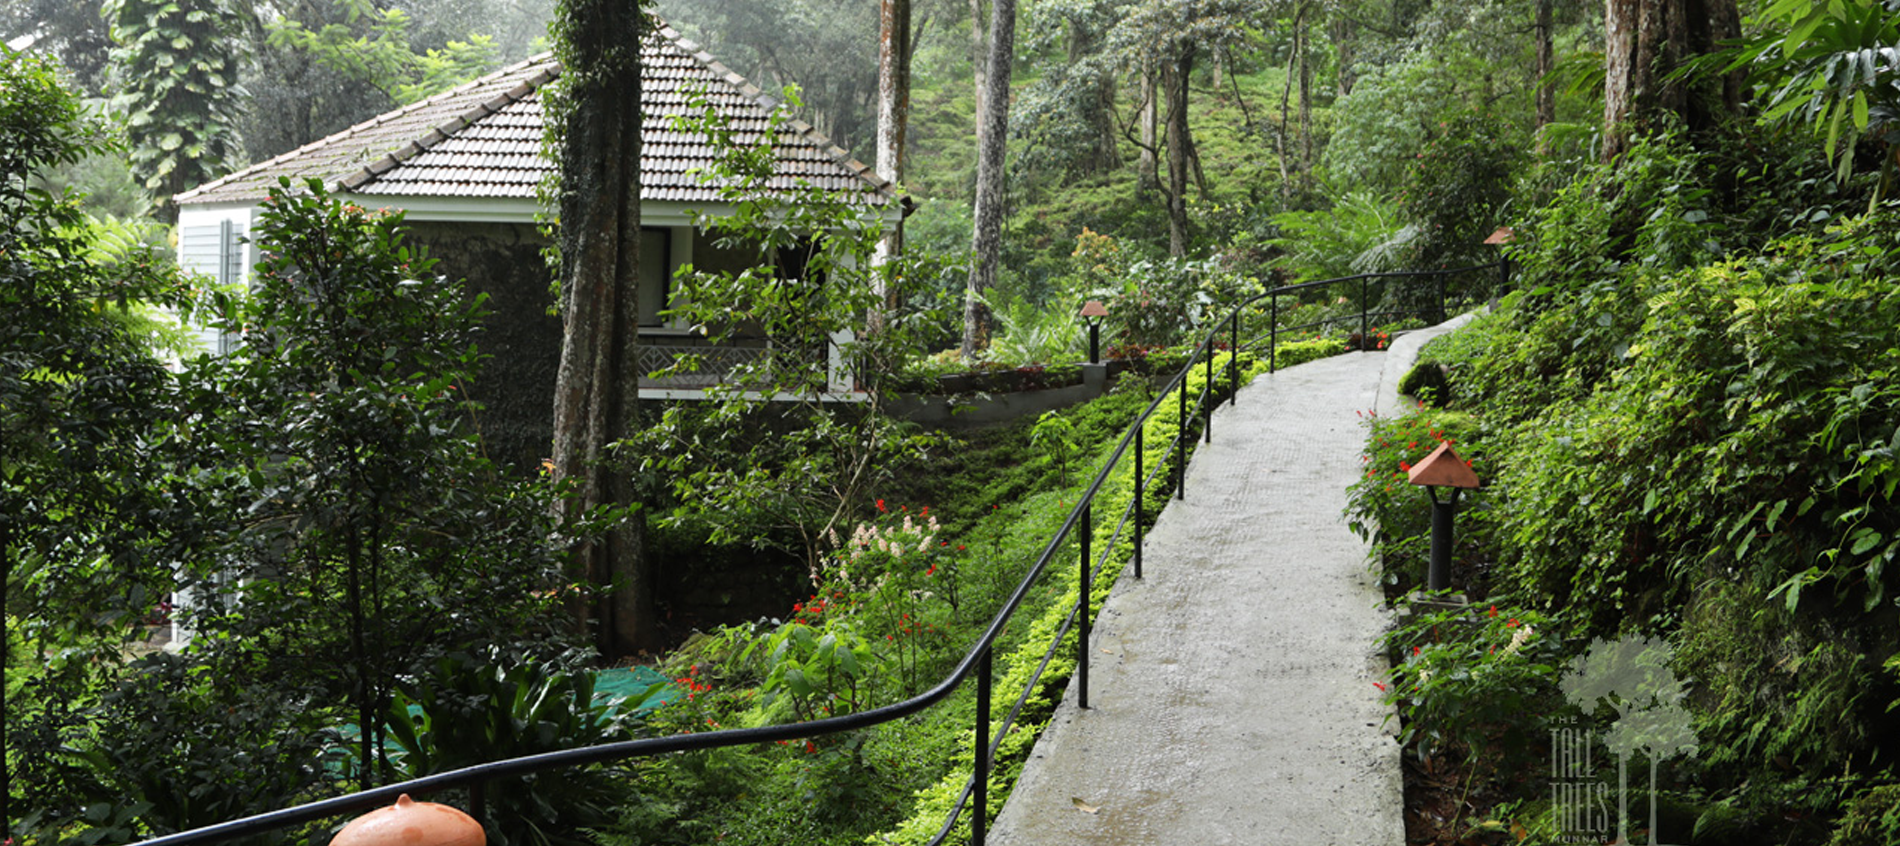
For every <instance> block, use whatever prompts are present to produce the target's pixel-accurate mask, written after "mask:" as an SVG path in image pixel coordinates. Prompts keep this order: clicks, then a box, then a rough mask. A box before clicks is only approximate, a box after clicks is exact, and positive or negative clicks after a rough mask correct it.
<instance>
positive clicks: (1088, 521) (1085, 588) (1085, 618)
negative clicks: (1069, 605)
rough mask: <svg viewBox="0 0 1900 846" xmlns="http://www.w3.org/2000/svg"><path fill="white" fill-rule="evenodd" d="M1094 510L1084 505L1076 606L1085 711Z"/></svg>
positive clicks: (1078, 667) (1077, 667) (1079, 700)
mask: <svg viewBox="0 0 1900 846" xmlns="http://www.w3.org/2000/svg"><path fill="white" fill-rule="evenodd" d="M1094 511H1095V504H1094V503H1089V504H1086V505H1083V506H1082V533H1081V536H1080V537H1081V541H1082V575H1081V579H1080V581H1081V584H1082V587H1081V590H1080V591H1079V592H1078V595H1077V596H1076V608H1075V613H1076V616H1077V618H1079V622H1080V623H1081V624H1082V625H1081V628H1080V629H1077V630H1076V639H1075V675H1076V693H1077V696H1076V704H1077V705H1079V706H1081V708H1082V710H1084V711H1086V710H1088V708H1089V591H1090V589H1091V586H1090V584H1089V582H1090V576H1091V574H1090V573H1089V569H1090V567H1089V564H1090V562H1092V561H1094V560H1095V559H1094V556H1092V555H1090V554H1089V548H1090V546H1091V543H1090V542H1091V541H1093V540H1094V539H1095V521H1094V520H1093V519H1092V518H1093V517H1094Z"/></svg>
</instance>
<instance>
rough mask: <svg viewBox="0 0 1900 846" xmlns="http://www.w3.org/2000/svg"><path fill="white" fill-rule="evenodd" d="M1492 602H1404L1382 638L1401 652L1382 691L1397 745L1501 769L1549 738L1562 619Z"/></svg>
mask: <svg viewBox="0 0 1900 846" xmlns="http://www.w3.org/2000/svg"><path fill="white" fill-rule="evenodd" d="M1495 599H1497V602H1495V603H1490V604H1489V605H1488V607H1486V608H1484V609H1483V610H1479V609H1478V608H1477V607H1476V606H1473V607H1471V608H1453V609H1448V610H1441V611H1425V610H1423V609H1420V608H1418V607H1416V606H1412V607H1411V608H1409V609H1405V610H1402V612H1401V613H1403V614H1404V615H1405V616H1403V617H1402V618H1401V622H1400V624H1399V626H1398V627H1397V628H1395V629H1393V630H1392V631H1391V632H1389V633H1387V634H1386V635H1385V637H1384V638H1383V639H1382V640H1381V641H1380V643H1381V645H1382V646H1384V647H1385V648H1386V650H1387V651H1388V652H1390V653H1392V654H1394V655H1397V656H1400V658H1399V660H1397V661H1395V662H1394V664H1393V667H1392V673H1391V677H1390V679H1391V681H1390V685H1389V686H1388V685H1380V688H1381V689H1382V690H1384V691H1385V701H1386V703H1387V704H1389V705H1394V706H1396V707H1397V709H1398V715H1399V718H1400V720H1401V722H1402V725H1403V728H1402V729H1401V731H1400V734H1399V742H1400V743H1401V744H1404V745H1405V746H1406V747H1407V748H1408V749H1409V750H1410V751H1412V752H1414V753H1415V754H1417V755H1418V756H1419V757H1420V758H1431V757H1434V756H1436V755H1439V754H1441V753H1444V752H1447V751H1449V750H1453V749H1457V750H1462V752H1463V754H1464V755H1465V756H1466V757H1467V758H1468V760H1470V761H1472V762H1473V763H1474V764H1477V765H1478V766H1479V767H1481V768H1482V770H1483V771H1484V772H1487V773H1492V774H1504V773H1507V772H1509V771H1510V770H1511V769H1512V767H1513V765H1523V764H1525V763H1526V761H1527V755H1528V754H1529V753H1530V752H1531V750H1532V747H1533V744H1535V743H1537V742H1539V741H1542V740H1545V739H1547V738H1548V733H1547V731H1546V726H1547V724H1548V720H1549V717H1550V715H1551V714H1553V713H1554V711H1555V710H1556V706H1557V705H1558V704H1559V702H1560V698H1559V696H1558V691H1557V681H1558V678H1559V676H1560V675H1561V674H1562V672H1563V669H1564V660H1563V657H1564V650H1563V629H1562V622H1561V621H1560V620H1558V619H1557V618H1555V617H1551V616H1546V615H1544V614H1542V613H1540V612H1538V611H1536V610H1533V609H1528V608H1521V607H1515V606H1513V605H1510V604H1509V603H1508V601H1507V600H1506V599H1504V598H1502V597H1495ZM1500 604H1502V605H1503V606H1504V607H1502V608H1500V607H1499V605H1500ZM1476 771H1477V770H1476V769H1474V772H1476Z"/></svg>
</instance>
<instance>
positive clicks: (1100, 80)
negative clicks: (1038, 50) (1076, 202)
mask: <svg viewBox="0 0 1900 846" xmlns="http://www.w3.org/2000/svg"><path fill="white" fill-rule="evenodd" d="M1101 45H1102V33H1101V32H1100V31H1098V30H1096V29H1095V28H1094V27H1092V26H1090V25H1089V24H1087V23H1085V22H1083V21H1079V20H1071V21H1070V22H1069V67H1071V68H1073V67H1075V66H1076V65H1077V64H1079V63H1081V61H1082V60H1083V59H1086V58H1088V57H1089V56H1091V55H1093V54H1094V53H1095V52H1096V51H1097V50H1099V49H1101ZM1115 87H1116V86H1115V76H1114V75H1113V74H1106V73H1104V74H1097V75H1096V76H1095V79H1093V80H1092V81H1091V82H1090V85H1089V92H1088V94H1087V95H1086V96H1087V97H1088V99H1087V100H1086V101H1085V102H1084V103H1083V104H1082V116H1083V119H1084V120H1086V121H1087V122H1088V125H1089V129H1090V138H1089V141H1090V147H1091V149H1090V150H1088V151H1087V153H1086V154H1085V155H1084V156H1083V158H1082V165H1081V171H1082V172H1083V173H1091V174H1094V173H1108V172H1111V171H1113V170H1115V169H1116V168H1119V167H1121V164H1122V153H1121V138H1120V137H1119V136H1118V135H1117V134H1116V131H1115V130H1116V127H1115Z"/></svg>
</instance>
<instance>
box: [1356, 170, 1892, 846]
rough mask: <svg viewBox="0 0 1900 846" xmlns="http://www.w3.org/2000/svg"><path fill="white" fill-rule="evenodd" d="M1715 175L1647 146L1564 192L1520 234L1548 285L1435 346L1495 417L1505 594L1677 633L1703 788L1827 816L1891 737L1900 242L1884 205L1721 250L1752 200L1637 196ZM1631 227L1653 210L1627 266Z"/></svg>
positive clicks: (1473, 408) (1528, 259)
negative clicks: (1614, 183) (1620, 166)
mask: <svg viewBox="0 0 1900 846" xmlns="http://www.w3.org/2000/svg"><path fill="white" fill-rule="evenodd" d="M1645 162H1646V163H1645ZM1699 166H1700V165H1699V164H1698V163H1697V162H1696V161H1689V160H1685V159H1683V158H1682V157H1681V156H1680V155H1678V154H1671V153H1666V152H1662V150H1661V149H1656V150H1651V151H1649V152H1645V153H1642V154H1641V155H1639V156H1637V157H1636V158H1635V159H1634V160H1633V161H1632V169H1631V170H1630V171H1629V173H1628V176H1627V179H1628V180H1629V181H1630V183H1631V184H1625V185H1623V186H1621V187H1620V189H1619V190H1617V191H1616V192H1614V193H1612V194H1611V195H1610V197H1609V199H1610V202H1609V203H1608V204H1602V203H1595V201H1594V200H1590V199H1585V198H1586V197H1596V196H1601V195H1598V194H1595V193H1594V191H1595V189H1593V188H1589V187H1588V185H1589V182H1584V183H1581V184H1580V186H1579V187H1576V188H1573V189H1569V190H1572V191H1576V192H1578V193H1577V194H1576V195H1575V196H1570V195H1568V194H1566V195H1560V197H1559V199H1558V200H1557V201H1556V202H1554V203H1553V204H1552V205H1551V206H1549V207H1547V208H1546V209H1544V210H1542V211H1540V212H1539V214H1538V218H1539V219H1540V220H1541V221H1542V224H1541V225H1540V226H1534V227H1530V231H1531V234H1532V237H1531V239H1530V243H1529V244H1527V245H1525V246H1523V247H1520V248H1519V249H1520V250H1521V252H1520V253H1519V256H1520V258H1521V259H1522V260H1523V262H1524V264H1525V266H1526V268H1527V270H1529V271H1531V272H1530V273H1527V276H1531V275H1532V274H1534V277H1533V278H1534V280H1535V282H1534V283H1533V284H1534V287H1532V288H1531V289H1530V290H1528V291H1526V292H1524V293H1521V294H1517V295H1513V296H1512V297H1510V298H1508V299H1507V300H1506V303H1505V309H1504V310H1503V311H1502V312H1501V313H1499V314H1497V315H1494V316H1490V317H1486V318H1482V319H1480V320H1479V321H1478V322H1476V323H1474V324H1473V325H1472V326H1470V327H1468V328H1467V329H1465V330H1462V331H1461V332H1460V333H1458V334H1456V335H1454V336H1451V338H1449V339H1447V340H1446V341H1443V342H1439V343H1435V344H1433V345H1431V346H1429V347H1428V348H1427V349H1426V351H1425V354H1424V356H1423V357H1422V360H1423V361H1424V362H1426V363H1427V365H1437V364H1441V363H1442V364H1444V365H1446V366H1448V367H1449V369H1450V378H1449V392H1450V396H1451V401H1452V404H1453V405H1455V406H1457V407H1458V408H1460V409H1464V410H1467V411H1469V412H1472V413H1474V414H1478V415H1481V416H1482V418H1483V419H1484V421H1485V423H1486V427H1487V428H1486V431H1485V439H1484V444H1485V446H1486V447H1487V459H1488V460H1487V463H1488V464H1489V465H1490V466H1491V468H1492V469H1491V470H1490V472H1489V473H1488V474H1486V478H1487V481H1488V482H1489V483H1491V484H1492V485H1493V486H1494V489H1495V491H1496V493H1495V494H1494V499H1493V500H1492V505H1493V507H1492V509H1491V510H1489V511H1487V512H1481V513H1484V514H1485V515H1486V519H1484V520H1482V521H1480V522H1479V523H1478V525H1479V526H1480V527H1482V528H1480V530H1479V533H1478V534H1477V535H1476V538H1477V539H1478V542H1479V543H1481V544H1484V545H1485V546H1486V547H1487V549H1486V550H1484V551H1481V552H1479V553H1478V558H1479V559H1480V560H1483V559H1485V558H1489V557H1492V556H1495V567H1494V568H1493V569H1492V570H1491V572H1490V584H1489V585H1487V586H1486V587H1487V588H1488V589H1495V590H1499V591H1506V592H1509V594H1510V595H1512V596H1515V597H1520V600H1519V601H1520V602H1522V603H1523V604H1525V605H1527V606H1530V607H1533V608H1542V609H1564V614H1565V619H1566V620H1567V621H1568V622H1570V623H1572V624H1574V625H1575V626H1577V627H1578V630H1579V631H1580V632H1583V633H1587V634H1593V635H1601V636H1610V635H1613V634H1615V633H1617V632H1619V631H1627V630H1629V629H1631V628H1635V627H1641V628H1644V629H1646V630H1660V631H1662V632H1665V633H1670V634H1672V635H1673V636H1674V638H1675V639H1676V640H1677V641H1678V642H1679V643H1680V644H1681V646H1680V652H1679V653H1678V661H1679V664H1680V668H1681V670H1682V673H1683V675H1684V677H1685V678H1692V679H1694V693H1693V695H1692V696H1691V698H1690V699H1689V700H1687V702H1688V704H1689V706H1690V708H1691V711H1692V713H1693V715H1694V718H1695V726H1694V727H1695V730H1696V732H1697V734H1698V736H1699V739H1698V741H1697V742H1698V745H1699V749H1700V751H1699V752H1698V754H1697V756H1696V757H1697V763H1696V770H1697V772H1698V773H1699V774H1700V775H1699V777H1700V779H1702V781H1701V783H1702V784H1703V785H1705V786H1706V787H1707V788H1708V789H1711V790H1714V791H1717V792H1718V794H1719V795H1727V796H1729V797H1731V799H1732V801H1733V802H1734V803H1735V804H1736V805H1737V806H1738V807H1742V808H1747V809H1749V810H1747V811H1746V812H1742V813H1744V815H1745V816H1746V815H1747V814H1765V815H1768V816H1774V815H1776V814H1778V813H1779V811H1778V810H1777V809H1784V808H1795V807H1799V808H1802V809H1805V810H1804V812H1805V813H1813V812H1819V813H1823V814H1828V813H1832V812H1833V811H1832V808H1833V803H1834V802H1836V801H1837V800H1838V799H1839V798H1841V797H1843V796H1844V795H1845V793H1846V792H1847V789H1846V787H1843V786H1841V784H1840V783H1838V782H1837V781H1836V780H1835V775H1836V774H1838V773H1840V772H1841V771H1842V770H1843V769H1844V768H1853V769H1856V770H1858V769H1860V768H1861V767H1862V766H1863V764H1862V763H1861V762H1865V761H1867V760H1869V759H1868V757H1867V756H1868V755H1869V754H1870V753H1871V750H1875V749H1881V748H1885V746H1886V745H1887V744H1890V743H1891V742H1892V737H1893V736H1892V732H1891V729H1890V728H1889V727H1888V726H1889V722H1888V719H1887V715H1886V713H1885V708H1886V706H1887V705H1888V703H1889V700H1890V699H1891V697H1890V696H1889V695H1887V694H1886V693H1884V692H1879V691H1885V690H1889V689H1890V688H1888V687H1884V686H1883V685H1885V684H1890V682H1882V683H1880V684H1870V679H1874V678H1879V677H1882V674H1883V672H1885V671H1884V670H1883V669H1882V668H1883V667H1884V666H1885V665H1886V663H1887V662H1888V661H1890V660H1891V659H1890V656H1892V655H1895V654H1896V653H1900V638H1896V637H1895V636H1894V635H1893V632H1892V628H1891V625H1890V620H1891V615H1892V613H1893V610H1892V609H1893V607H1894V597H1895V596H1896V590H1897V589H1900V585H1897V584H1896V583H1895V582H1894V581H1893V579H1894V570H1895V568H1894V565H1895V563H1896V562H1895V560H1894V559H1895V557H1896V556H1900V545H1897V544H1900V540H1896V532H1900V526H1897V525H1895V524H1894V523H1893V521H1892V519H1891V518H1892V516H1893V514H1894V513H1896V512H1895V510H1894V509H1893V507H1892V502H1893V498H1894V496H1895V492H1896V491H1897V490H1900V471H1896V470H1895V469H1894V467H1895V465H1894V463H1893V458H1892V454H1893V452H1894V450H1895V448H1896V444H1895V442H1894V441H1895V437H1896V436H1895V433H1896V432H1897V431H1900V395H1896V394H1895V392H1894V391H1893V390H1891V389H1890V388H1889V387H1888V386H1889V384H1890V383H1892V382H1893V381H1894V380H1893V379H1892V376H1891V372H1892V371H1893V369H1894V367H1895V364H1896V363H1897V362H1896V360H1895V359H1894V355H1895V352H1894V351H1895V349H1896V343H1895V340H1894V334H1893V327H1894V326H1895V325H1900V323H1897V322H1896V321H1897V320H1900V314H1896V311H1895V309H1896V308H1900V300H1896V298H1895V296H1894V294H1893V286H1892V278H1893V275H1894V273H1895V268H1896V267H1900V261H1896V258H1900V235H1897V234H1896V232H1895V229H1894V221H1895V218H1894V216H1893V215H1892V214H1891V212H1890V210H1884V209H1883V210H1882V211H1881V212H1879V213H1876V214H1873V215H1868V216H1863V217H1859V218H1853V219H1848V220H1843V221H1840V222H1837V223H1835V224H1834V225H1831V226H1829V227H1828V228H1827V229H1826V231H1824V232H1821V233H1817V234H1798V235H1792V236H1786V237H1782V238H1780V239H1778V240H1776V241H1774V242H1772V243H1770V244H1767V245H1766V246H1764V247H1761V248H1758V249H1755V250H1750V251H1741V250H1733V251H1731V252H1730V255H1731V257H1730V258H1728V259H1727V260H1725V261H1721V262H1719V263H1711V262H1710V261H1709V257H1710V256H1711V255H1713V254H1714V250H1713V248H1711V247H1707V246H1695V245H1696V244H1697V242H1699V241H1705V240H1707V238H1708V236H1709V235H1713V234H1715V233H1714V232H1709V231H1708V230H1709V228H1710V227H1709V224H1708V223H1707V222H1705V221H1703V220H1692V219H1690V217H1691V215H1690V213H1689V212H1690V211H1692V210H1698V209H1706V210H1707V218H1708V219H1709V220H1716V219H1719V218H1720V217H1721V216H1722V215H1724V214H1726V213H1730V211H1731V210H1733V209H1735V208H1736V205H1734V204H1728V205H1725V203H1733V200H1730V199H1727V198H1724V197H1722V196H1721V191H1722V189H1721V188H1720V187H1718V188H1717V190H1715V191H1710V192H1707V193H1702V192H1700V190H1699V189H1687V190H1682V189H1678V190H1676V191H1673V192H1672V191H1669V190H1652V191H1648V192H1645V193H1643V194H1641V195H1639V194H1638V193H1637V192H1638V189H1637V188H1635V187H1634V186H1635V185H1636V184H1648V185H1661V186H1669V185H1686V184H1687V183H1689V182H1690V181H1691V180H1690V179H1689V178H1688V177H1687V175H1688V174H1689V173H1691V172H1693V170H1694V169H1695V168H1697V167H1699ZM1588 178H1590V179H1593V178H1594V177H1588ZM1635 196H1646V197H1647V199H1645V200H1642V201H1638V200H1636V199H1635ZM1741 199H1742V200H1743V203H1752V202H1754V200H1752V199H1747V198H1741ZM1593 203H1595V204H1596V206H1597V207H1596V208H1592V207H1591V206H1592V204H1593ZM1743 213H1744V214H1752V212H1743ZM1672 218H1673V219H1672ZM1617 219H1623V220H1636V221H1640V223H1638V224H1636V226H1635V227H1634V229H1633V230H1632V231H1630V232H1629V233H1627V234H1626V235H1625V236H1623V238H1624V239H1625V240H1623V241H1622V242H1621V243H1623V244H1625V245H1626V247H1625V252H1623V255H1624V256H1625V257H1626V258H1625V259H1624V260H1622V261H1616V260H1606V259H1605V257H1604V255H1605V253H1604V252H1603V250H1604V245H1605V244H1606V243H1609V242H1611V241H1612V240H1613V239H1615V238H1616V237H1617V236H1615V235H1613V234H1612V235H1605V234H1604V233H1607V232H1613V231H1614V230H1615V229H1616V224H1615V222H1614V221H1615V220H1617ZM1738 234H1739V233H1733V232H1731V233H1728V234H1727V237H1737V236H1738ZM1670 245H1676V246H1673V247H1672V246H1670ZM1609 252H1610V253H1612V254H1614V251H1613V250H1612V251H1609ZM1359 487H1360V489H1361V490H1362V491H1363V489H1364V483H1363V482H1362V484H1361V486H1359ZM1356 502H1357V500H1356ZM1361 507H1363V506H1361ZM1465 516H1473V515H1471V514H1467V515H1465ZM1381 519H1382V523H1383V522H1384V518H1381ZM1399 519H1401V520H1402V519H1404V518H1399ZM1414 519H1417V518H1416V517H1415V518H1414ZM1464 528H1465V521H1464V520H1462V519H1461V532H1460V535H1461V538H1463V537H1471V536H1472V533H1470V532H1467V531H1463V529H1464ZM1389 554H1390V550H1388V555H1389ZM1876 769H1878V768H1877V767H1876ZM1765 783H1775V784H1782V783H1786V784H1791V785H1792V784H1800V785H1806V786H1807V787H1806V788H1803V789H1795V790H1791V791H1779V792H1777V791H1773V790H1766V789H1763V788H1761V787H1759V785H1761V784H1765ZM1750 785H1755V786H1754V787H1751V786H1750ZM1724 791H1727V792H1726V793H1723V792H1724ZM1828 797H1834V798H1828ZM1853 813H1855V814H1860V813H1861V812H1860V811H1854V812H1853ZM1855 820H1856V821H1855V822H1853V823H1852V826H1853V827H1854V829H1853V830H1867V829H1866V827H1867V825H1869V822H1868V820H1867V819H1865V818H1863V817H1855ZM1711 825H1714V823H1711Z"/></svg>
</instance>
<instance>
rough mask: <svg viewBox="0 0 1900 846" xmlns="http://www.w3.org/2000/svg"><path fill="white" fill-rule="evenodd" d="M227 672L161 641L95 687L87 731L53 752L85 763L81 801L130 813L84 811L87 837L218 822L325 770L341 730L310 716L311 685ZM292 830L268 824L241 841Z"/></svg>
mask: <svg viewBox="0 0 1900 846" xmlns="http://www.w3.org/2000/svg"><path fill="white" fill-rule="evenodd" d="M234 681H239V680H235V679H232V678H230V677H228V676H224V677H221V675H220V674H218V673H216V672H214V671H213V670H212V668H211V667H209V666H206V665H205V664H203V663H201V662H197V661H193V660H190V659H188V658H185V657H183V656H179V655H172V654H167V653H162V652H160V653H154V654H151V655H148V656H146V657H144V658H141V659H139V660H138V661H137V662H136V663H135V664H134V665H133V666H132V667H131V668H130V672H128V673H127V674H126V676H125V677H124V679H123V680H122V681H120V682H119V683H118V684H117V685H115V686H114V687H113V688H112V689H110V690H108V691H107V692H106V693H105V694H104V695H103V696H101V697H100V699H99V702H98V706H97V711H96V713H95V716H96V717H99V718H100V719H97V720H96V722H95V726H96V727H95V729H94V734H93V736H92V737H89V738H87V739H86V742H84V743H83V744H75V745H74V746H73V747H71V748H69V749H67V750H65V754H64V755H63V756H62V757H64V758H66V759H68V760H69V761H71V762H73V763H76V764H78V765H80V766H82V767H83V768H84V769H85V770H86V771H88V772H89V773H90V775H91V779H90V781H89V782H88V783H89V784H90V786H91V787H90V789H89V790H88V791H87V795H86V797H85V798H86V799H87V800H88V802H90V803H98V804H100V805H106V806H117V807H118V808H120V809H124V810H126V811H128V812H129V813H131V814H132V815H133V816H134V817H135V818H136V823H133V822H132V821H129V820H116V821H108V820H105V819H100V818H97V817H96V816H95V818H93V819H89V820H86V821H85V824H86V826H87V827H90V828H92V831H91V832H89V833H88V835H87V836H88V837H90V838H92V839H95V840H96V839H99V838H102V837H103V838H115V837H119V836H123V835H125V834H133V833H137V834H169V833H173V832H177V831H184V830H186V829H191V828H198V827H201V826H208V825H213V824H216V823H221V822H226V821H228V820H232V819H236V818H239V817H243V816H247V815H250V814H254V813H258V812H259V811H261V810H263V809H268V808H272V807H282V806H285V805H289V804H293V803H294V802H296V801H298V800H299V799H301V798H302V797H304V796H305V795H306V794H307V792H308V791H311V790H313V789H317V788H320V787H323V786H325V783H326V782H328V781H330V780H331V779H332V778H333V777H334V776H333V774H330V773H326V772H324V771H323V769H322V768H321V765H320V762H321V761H322V760H323V757H324V755H323V753H325V752H327V751H331V750H338V749H339V746H340V741H341V738H340V737H339V736H338V734H337V733H336V731H335V730H334V729H331V728H328V727H325V726H324V725H323V724H322V720H321V718H320V717H313V707H312V706H313V705H315V704H316V701H317V700H316V699H315V697H313V696H312V694H311V692H310V691H309V690H299V689H297V688H294V687H285V688H279V687H276V686H274V685H260V684H256V683H245V684H241V685H240V684H234V683H233V682H234ZM115 822H116V823H118V824H117V825H115V824H114V823H115ZM102 823H103V824H102ZM120 825H123V826H124V828H123V829H121V830H120V831H117V832H115V831H113V829H115V828H119V826H120ZM290 836H291V833H290V832H285V831H277V832H270V833H267V834H265V835H263V836H261V837H260V838H257V839H256V840H253V841H250V842H255V843H275V842H284V841H286V840H288V839H290ZM82 839H85V838H84V837H82Z"/></svg>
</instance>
